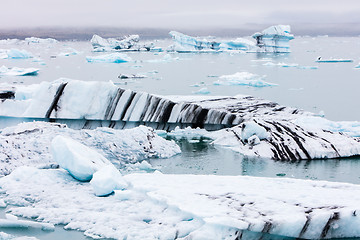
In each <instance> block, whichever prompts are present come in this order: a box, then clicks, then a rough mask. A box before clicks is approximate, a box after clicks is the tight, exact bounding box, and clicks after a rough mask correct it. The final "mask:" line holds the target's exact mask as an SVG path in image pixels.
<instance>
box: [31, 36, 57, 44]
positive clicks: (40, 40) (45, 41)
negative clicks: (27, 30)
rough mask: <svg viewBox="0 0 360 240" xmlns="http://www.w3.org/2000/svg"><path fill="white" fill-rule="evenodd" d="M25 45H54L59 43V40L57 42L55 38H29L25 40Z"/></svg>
mask: <svg viewBox="0 0 360 240" xmlns="http://www.w3.org/2000/svg"><path fill="white" fill-rule="evenodd" d="M25 43H28V44H33V43H40V44H53V43H58V40H56V39H54V38H38V37H28V38H25Z"/></svg>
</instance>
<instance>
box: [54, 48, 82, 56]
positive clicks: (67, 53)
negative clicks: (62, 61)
mask: <svg viewBox="0 0 360 240" xmlns="http://www.w3.org/2000/svg"><path fill="white" fill-rule="evenodd" d="M81 53H82V52H79V51H77V50H76V49H73V48H67V49H64V51H63V52H61V53H59V54H58V55H57V56H58V57H69V56H73V55H78V54H81Z"/></svg>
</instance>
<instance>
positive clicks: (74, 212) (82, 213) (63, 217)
mask: <svg viewBox="0 0 360 240" xmlns="http://www.w3.org/2000/svg"><path fill="white" fill-rule="evenodd" d="M124 180H125V181H126V182H128V183H129V186H131V187H129V188H128V189H127V190H124V191H121V190H117V191H115V193H114V194H113V195H110V196H108V197H105V198H104V197H102V198H99V197H96V196H95V195H94V190H93V189H92V187H91V184H90V183H87V182H79V181H76V180H75V179H74V178H72V177H71V176H70V175H69V174H68V173H67V172H66V171H64V170H61V169H36V168H32V167H20V168H18V169H16V170H15V171H13V172H12V173H11V174H10V175H8V176H6V177H3V178H1V179H0V186H1V188H2V191H4V194H3V195H2V196H1V197H2V198H4V200H5V201H6V202H7V203H8V204H11V205H16V206H17V207H15V206H14V207H11V208H10V210H9V211H10V212H11V213H12V214H15V215H18V216H22V217H27V218H33V219H36V220H37V221H41V222H45V223H51V224H65V227H64V228H65V229H78V230H81V231H85V235H87V236H91V237H107V238H115V239H125V238H126V239H176V238H179V239H249V238H247V234H248V233H247V231H243V230H248V231H251V232H257V233H258V235H256V236H257V237H256V238H255V237H254V238H252V239H263V235H264V234H267V233H268V234H274V235H280V236H286V237H293V238H302V239H329V238H340V237H359V236H360V216H359V213H358V212H359V211H360V209H359V204H358V203H359V201H360V186H359V185H353V184H347V183H331V182H325V181H309V180H295V179H286V178H281V179H273V178H258V177H247V176H211V175H210V176H205V175H165V174H160V173H153V174H144V173H142V174H129V175H126V176H124ZM310 193H311V194H310ZM269 239H271V238H269Z"/></svg>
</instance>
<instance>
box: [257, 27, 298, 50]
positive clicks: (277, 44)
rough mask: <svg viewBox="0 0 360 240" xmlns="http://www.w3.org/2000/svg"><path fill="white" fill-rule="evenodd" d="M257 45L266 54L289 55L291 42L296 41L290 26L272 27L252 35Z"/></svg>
mask: <svg viewBox="0 0 360 240" xmlns="http://www.w3.org/2000/svg"><path fill="white" fill-rule="evenodd" d="M252 37H253V38H255V39H256V45H257V46H258V47H259V48H260V49H261V51H264V52H274V53H287V52H290V45H289V41H290V40H292V39H294V35H292V34H291V33H290V26H289V25H276V26H271V27H268V28H266V29H265V30H263V31H262V32H257V33H255V34H253V35H252Z"/></svg>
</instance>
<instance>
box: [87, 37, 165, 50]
mask: <svg viewBox="0 0 360 240" xmlns="http://www.w3.org/2000/svg"><path fill="white" fill-rule="evenodd" d="M139 39H140V38H139V35H128V36H125V37H123V38H121V39H116V38H108V39H105V38H102V37H100V36H98V35H96V34H95V35H93V37H92V38H91V40H90V42H91V44H92V46H93V48H94V51H100V52H102V51H112V50H117V51H150V50H152V49H154V50H155V51H159V50H160V49H159V48H155V46H154V43H143V44H140V43H139Z"/></svg>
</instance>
